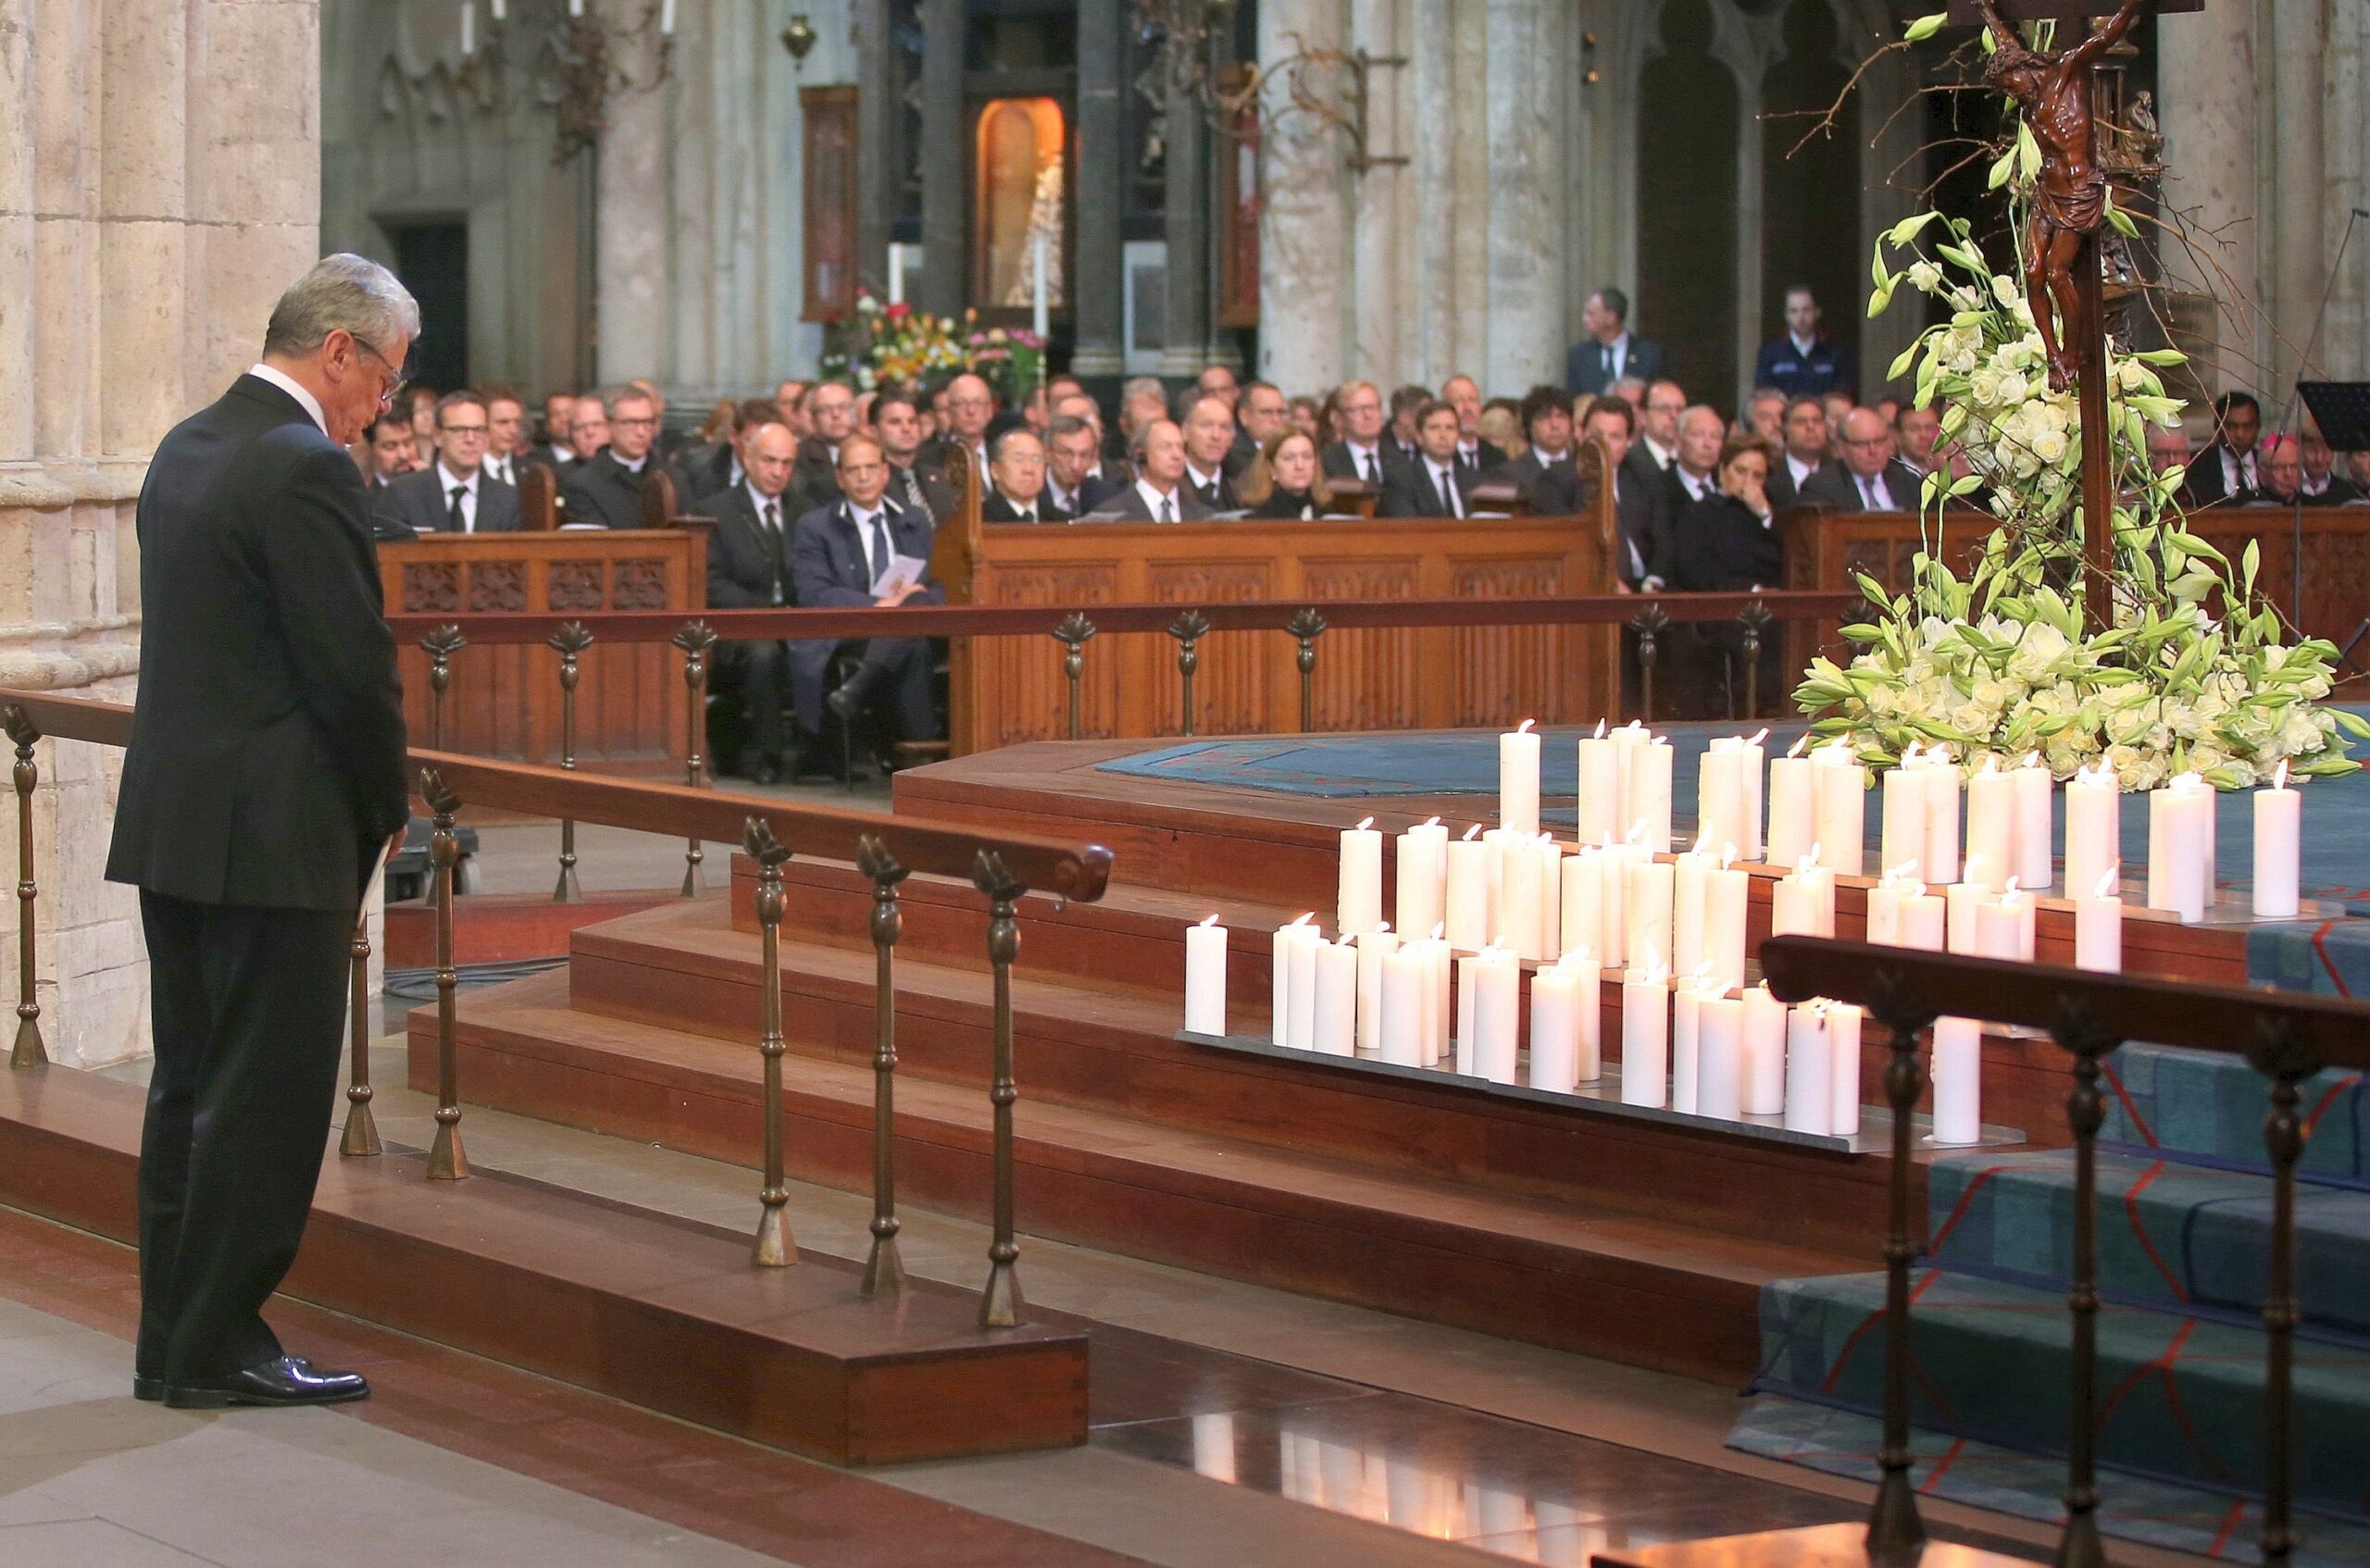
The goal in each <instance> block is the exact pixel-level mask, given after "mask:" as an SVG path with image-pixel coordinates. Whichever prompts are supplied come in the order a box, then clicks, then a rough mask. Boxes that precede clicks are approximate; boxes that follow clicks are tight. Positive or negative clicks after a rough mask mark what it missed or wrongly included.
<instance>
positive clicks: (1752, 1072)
mask: <svg viewBox="0 0 2370 1568" xmlns="http://www.w3.org/2000/svg"><path fill="white" fill-rule="evenodd" d="M1785 1108H1786V1004H1785V1003H1784V1002H1780V1001H1778V999H1777V997H1775V996H1774V995H1772V994H1771V993H1770V990H1769V983H1768V982H1767V981H1766V980H1765V981H1763V982H1762V983H1761V984H1760V985H1757V986H1755V987H1753V989H1751V990H1749V991H1747V992H1745V993H1744V1114H1746V1115H1748V1116H1774V1115H1777V1114H1778V1113H1779V1112H1781V1111H1783V1110H1784V1109H1785Z"/></svg>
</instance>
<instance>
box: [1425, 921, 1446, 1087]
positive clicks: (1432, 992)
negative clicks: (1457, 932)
mask: <svg viewBox="0 0 2370 1568" xmlns="http://www.w3.org/2000/svg"><path fill="white" fill-rule="evenodd" d="M1435 929H1436V930H1437V927H1435ZM1448 964H1449V946H1448V943H1447V942H1446V941H1445V940H1442V939H1441V938H1440V937H1439V936H1437V935H1435V936H1434V937H1433V938H1432V939H1431V940H1429V941H1428V942H1426V943H1425V944H1424V1065H1425V1066H1427V1067H1434V1066H1438V1065H1439V1064H1440V1061H1441V1057H1443V1056H1446V1055H1447V1054H1448V1049H1449V1047H1448V1021H1449V983H1448V977H1449V967H1448Z"/></svg>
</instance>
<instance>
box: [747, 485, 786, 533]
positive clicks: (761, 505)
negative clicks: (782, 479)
mask: <svg viewBox="0 0 2370 1568" xmlns="http://www.w3.org/2000/svg"><path fill="white" fill-rule="evenodd" d="M741 488H742V490H744V491H746V492H748V495H749V504H750V505H752V506H755V508H756V509H757V521H758V523H759V524H761V525H762V524H763V523H764V522H765V520H766V508H767V507H768V506H780V504H781V497H780V496H779V495H766V494H763V493H761V492H759V491H758V489H757V487H756V486H755V485H753V484H751V483H750V482H749V481H748V479H745V478H743V479H742V481H741ZM775 516H780V513H776V514H775Z"/></svg>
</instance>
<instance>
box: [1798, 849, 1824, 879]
mask: <svg viewBox="0 0 2370 1568" xmlns="http://www.w3.org/2000/svg"><path fill="white" fill-rule="evenodd" d="M1819 849H1820V846H1819V845H1817V844H1813V845H1812V846H1811V852H1810V853H1808V854H1806V855H1804V856H1802V859H1800V860H1798V861H1796V862H1794V875H1795V876H1797V877H1807V876H1809V875H1810V874H1811V873H1812V872H1814V871H1816V870H1817V869H1818V852H1819Z"/></svg>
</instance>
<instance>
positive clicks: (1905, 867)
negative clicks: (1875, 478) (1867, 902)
mask: <svg viewBox="0 0 2370 1568" xmlns="http://www.w3.org/2000/svg"><path fill="white" fill-rule="evenodd" d="M1916 870H1917V863H1916V862H1915V861H1914V860H1904V861H1902V863H1901V864H1900V865H1896V866H1894V867H1893V868H1892V869H1891V870H1890V871H1888V872H1886V873H1885V880H1886V881H1887V882H1888V883H1901V882H1911V881H1915V880H1916V877H1915V873H1916Z"/></svg>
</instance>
